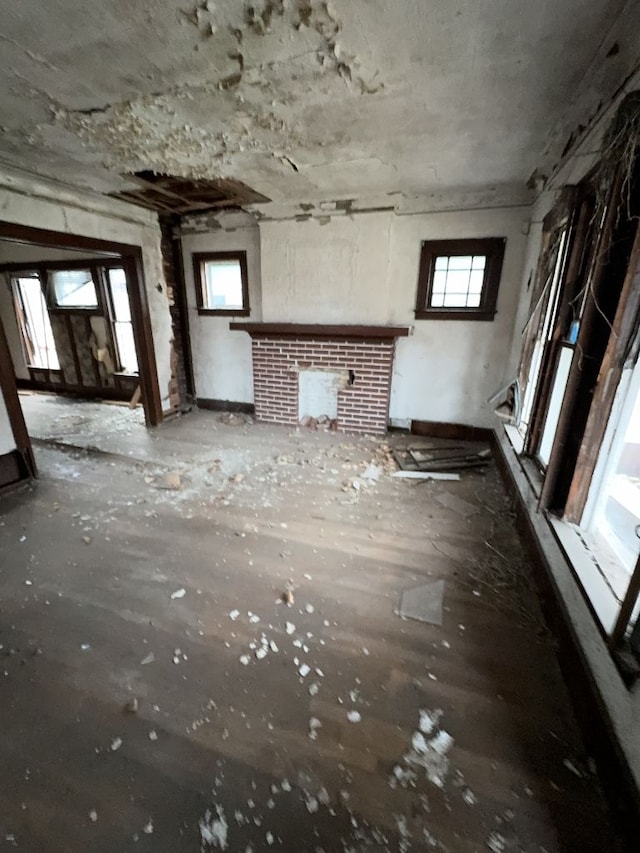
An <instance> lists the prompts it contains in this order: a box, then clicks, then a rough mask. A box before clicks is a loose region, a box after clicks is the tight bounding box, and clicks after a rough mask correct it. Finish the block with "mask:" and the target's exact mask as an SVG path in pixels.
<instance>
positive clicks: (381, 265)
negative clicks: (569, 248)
mask: <svg viewBox="0 0 640 853" xmlns="http://www.w3.org/2000/svg"><path fill="white" fill-rule="evenodd" d="M528 218H529V208H527V207H515V208H506V209H492V210H473V211H455V212H440V213H421V214H415V215H403V216H398V215H396V214H395V213H394V212H393V211H387V212H382V213H368V214H367V213H361V214H353V215H351V216H344V215H343V216H335V217H332V218H331V219H330V220H329V221H327V219H326V218H324V217H320V218H313V219H308V220H304V221H296V220H285V221H277V222H262V223H261V224H260V239H261V260H262V288H263V316H264V320H265V322H306V323H355V324H363V323H366V324H380V325H385V324H394V325H411V326H413V327H414V328H413V334H412V335H411V336H410V337H408V338H403V339H400V340H399V341H398V343H397V348H396V357H395V365H394V374H393V380H392V388H391V405H390V418H391V419H392V421H393V422H397V423H404V422H406V421H407V420H411V419H413V420H431V421H450V422H456V423H465V424H472V425H476V426H488V425H491V424H492V422H493V418H492V415H491V411H490V410H489V409H488V408H487V407H486V406H485V401H486V399H487V398H488V397H489V396H490V395H491V394H492V393H493V392H494V391H495V390H496V389H497V387H498V386H499V385H500V384H501V383H502V381H503V377H504V370H505V362H506V360H507V358H508V355H509V350H510V346H511V335H512V329H513V314H514V312H515V310H516V305H517V302H518V294H519V287H520V281H521V275H522V263H523V259H524V251H525V246H526V236H525V232H526V230H527V223H528ZM323 222H324V223H326V224H323ZM462 237H506V238H507V246H506V252H505V260H504V266H503V271H502V279H501V284H500V291H499V296H498V313H497V315H496V317H495V319H494V320H493V321H492V322H478V321H460V320H455V321H451V320H449V321H446V320H416V319H415V317H414V309H415V299H416V287H417V278H418V264H419V258H420V247H421V242H422V241H423V240H429V239H434V240H435V239H448V238H462Z"/></svg>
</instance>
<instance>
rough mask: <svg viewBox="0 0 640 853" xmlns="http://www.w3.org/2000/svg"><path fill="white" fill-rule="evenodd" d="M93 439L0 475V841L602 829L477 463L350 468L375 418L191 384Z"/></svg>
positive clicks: (200, 845) (527, 839)
mask: <svg viewBox="0 0 640 853" xmlns="http://www.w3.org/2000/svg"><path fill="white" fill-rule="evenodd" d="M25 408H26V407H25ZM43 411H44V412H45V415H46V414H47V410H46V409H42V407H41V409H40V415H39V416H40V418H41V421H40V423H41V424H42V418H43V417H45V415H43V414H42V413H43ZM69 411H70V410H69V409H68V408H61V409H59V410H58V409H56V408H55V407H52V408H51V414H50V415H49V417H50V418H51V422H50V423H49V426H50V427H51V429H52V430H53V431H54V432H55V430H56V428H57V427H59V429H58V432H57V433H56V436H57V439H59V438H60V435H61V434H62V433H63V432H64V423H63V422H60V421H59V420H58V423H57V427H56V417H59V413H60V412H62V413H63V416H67V415H68V414H69ZM83 411H84V412H85V413H86V412H88V411H89V409H84V410H83ZM26 414H27V421H28V422H29V420H30V418H29V412H28V411H27V412H26ZM96 417H99V414H98V415H97V416H96ZM110 417H111V415H110ZM45 420H46V417H45ZM36 421H37V418H36V417H35V416H34V417H32V418H31V423H30V429H31V430H32V432H33V431H34V430H36V429H37V423H36ZM76 427H77V423H76ZM76 427H74V428H76ZM92 429H93V427H92ZM137 430H141V432H138V431H137ZM390 440H391V441H392V442H396V443H402V442H403V441H405V440H406V439H404V438H403V437H393V438H392V439H390ZM91 441H92V444H94V445H95V444H98V446H100V445H99V442H98V440H97V439H96V436H95V434H94V432H92V439H91ZM418 441H420V442H428V440H427V439H422V438H421V439H419V440H418ZM104 442H105V447H106V449H108V450H109V453H110V455H105V454H101V453H98V452H88V453H85V452H80V451H64V450H62V449H59V448H52V447H47V446H46V445H43V444H39V445H37V446H36V453H37V458H38V464H39V468H40V472H41V480H40V481H39V482H38V483H37V485H35V486H34V487H33V488H32V489H26V490H23V491H21V492H17V493H15V494H13V495H9V496H5V497H4V498H3V499H2V501H1V502H0V515H1V517H0V555H1V556H0V560H1V563H0V567H1V573H0V585H1V586H0V588H1V593H2V603H1V605H0V643H1V644H2V648H1V649H0V655H1V657H0V667H1V668H0V673H1V674H2V677H3V690H2V694H1V697H0V713H1V719H2V725H1V726H0V785H1V788H2V792H3V796H2V809H1V810H0V849H3V847H6V848H7V849H11V848H13V847H15V848H17V849H21V850H29V851H48V853H58V851H60V853H62V851H65V853H69V852H70V851H73V853H75V851H89V850H90V851H92V853H93V852H94V851H95V853H103V851H104V853H107V851H108V853H113V851H129V850H131V851H154V853H165V851H166V853H182V851H185V853H186V851H199V850H203V851H205V853H209V851H213V850H217V849H226V850H229V851H240V853H245V851H262V850H271V849H276V850H286V851H292V853H302V851H310V853H318V852H319V851H325V853H331V852H332V851H340V853H346V851H361V850H374V851H376V850H377V851H387V850H389V851H423V850H435V851H450V853H472V851H486V850H492V851H527V853H529V851H531V853H533V851H536V853H540V851H547V853H555V851H576V853H587V851H615V850H617V849H619V848H618V846H617V842H616V840H615V838H614V835H613V832H612V829H611V827H610V824H609V821H608V818H607V813H606V808H605V805H604V799H603V796H602V792H601V790H600V788H599V786H598V781H597V779H596V777H595V776H594V775H593V774H592V772H591V770H590V763H589V759H588V756H586V755H585V754H584V748H583V746H582V743H581V739H580V735H579V732H578V730H577V726H576V723H575V721H574V717H573V714H572V710H571V706H570V703H569V699H568V696H567V693H566V690H565V687H564V684H563V681H562V678H561V675H560V672H559V670H558V665H557V662H556V658H555V654H554V650H553V643H552V640H551V638H550V636H549V635H548V633H547V631H546V629H545V627H544V625H543V623H542V618H541V615H540V610H539V606H538V602H537V598H536V595H535V592H534V590H533V587H532V583H531V581H530V568H529V566H528V565H527V562H526V558H525V556H524V554H523V550H522V547H521V544H520V542H519V540H518V538H517V536H516V533H515V529H514V526H513V517H512V513H511V508H510V506H509V504H508V501H507V499H506V497H505V494H504V491H503V489H502V486H501V484H500V482H499V479H498V475H497V473H496V471H495V469H494V467H493V466H491V467H490V468H489V469H488V470H487V471H486V472H485V473H478V472H472V473H466V474H463V475H462V478H461V480H460V482H431V483H427V484H422V485H415V484H414V483H412V482H409V481H403V480H398V479H393V478H390V477H388V476H385V475H384V474H383V475H382V476H381V477H380V479H379V480H378V481H377V482H369V481H366V480H364V479H363V478H362V474H363V472H364V471H365V468H366V467H367V464H368V463H369V462H371V461H372V460H375V459H378V460H379V459H382V458H384V452H383V450H381V445H382V444H383V442H381V441H380V440H373V439H371V440H369V439H352V438H349V437H346V436H338V435H334V434H322V433H309V432H304V431H302V432H300V433H295V432H294V433H291V432H290V431H288V430H286V429H284V428H282V429H280V428H272V427H264V426H260V425H246V426H233V425H227V424H224V423H222V422H221V421H220V419H219V417H218V415H216V414H214V413H204V412H200V413H195V414H192V415H189V416H186V417H184V418H181V419H179V420H176V421H174V422H171V423H168V424H166V425H165V426H164V427H162V428H161V429H159V430H156V431H154V432H151V433H147V432H145V431H144V429H143V428H142V427H139V426H136V425H135V424H134V425H131V426H130V427H128V428H127V429H126V430H123V431H122V433H121V434H119V435H118V434H117V431H114V430H113V429H110V430H109V431H108V435H105V437H104ZM116 443H118V444H119V446H116ZM107 445H108V446H107ZM129 451H131V453H130V452H129ZM118 454H120V455H118ZM167 472H170V473H177V474H179V476H180V481H181V486H182V488H181V489H180V490H177V491H172V490H168V489H165V488H161V486H163V485H165V484H166V483H165V480H164V479H163V478H164V475H165V474H166V473H167ZM456 499H459V500H457V501H456ZM461 501H464V502H466V503H467V504H468V505H471V509H470V508H469V506H466V507H465V504H464V503H461ZM452 507H455V508H452ZM23 537H24V538H23ZM438 579H443V580H444V597H443V610H442V625H441V626H440V625H437V624H427V623H425V622H419V621H414V620H403V619H401V618H399V616H398V615H397V613H396V610H397V608H398V606H399V600H400V595H401V593H402V591H403V590H405V589H408V588H411V587H415V586H419V585H422V584H425V583H429V582H431V581H434V580H438ZM287 587H291V588H292V589H293V596H294V599H295V600H294V604H293V606H292V607H287V606H286V605H285V604H284V603H282V602H281V595H282V593H283V591H284V590H285V589H286V588H287ZM180 590H184V595H183V597H175V598H172V594H174V593H179V591H180ZM179 594H180V593H179ZM235 611H238V615H237V616H236V615H235ZM258 620H259V621H258ZM292 626H295V627H292ZM263 638H264V639H263ZM262 648H264V649H265V650H266V652H267V653H266V655H264V656H262V652H261V651H259V650H260V649H262ZM256 652H258V654H257V655H256ZM245 656H246V658H245ZM245 661H246V663H245ZM304 666H308V667H309V672H308V674H304V673H305V669H304V668H303V667H304ZM133 697H135V698H136V699H137V702H138V709H137V712H135V713H130V712H127V711H126V710H124V709H125V705H126V704H127V703H128V702H129V701H130V700H131V699H132V698H133ZM421 711H422V712H426V713H423V715H422V723H423V731H420V721H421ZM352 712H357V714H358V715H359V718H358V717H356V716H354V715H353V714H352ZM350 720H354V721H350ZM444 733H446V735H445V734H444ZM310 735H312V736H310ZM119 740H121V743H119ZM412 744H413V746H412Z"/></svg>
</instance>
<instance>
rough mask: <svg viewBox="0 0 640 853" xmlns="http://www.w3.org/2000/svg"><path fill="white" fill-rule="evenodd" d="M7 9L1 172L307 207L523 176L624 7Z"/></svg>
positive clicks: (567, 3) (364, 0)
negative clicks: (158, 186)
mask: <svg viewBox="0 0 640 853" xmlns="http://www.w3.org/2000/svg"><path fill="white" fill-rule="evenodd" d="M3 5H4V7H5V8H4V10H3V15H2V19H3V20H2V31H1V32H0V45H1V47H2V49H1V52H0V74H1V75H2V77H1V79H2V86H1V87H0V125H1V128H0V129H1V131H2V133H1V135H0V163H4V164H5V165H7V166H12V167H15V168H20V169H24V170H29V171H31V172H35V173H37V174H40V175H43V176H46V177H55V178H57V179H59V180H62V181H65V182H67V183H70V184H72V185H76V186H82V187H86V188H91V189H94V190H97V191H99V192H105V193H113V192H118V191H123V190H126V189H131V188H133V187H134V185H133V184H131V183H128V182H127V181H126V179H125V178H123V177H121V175H122V174H123V173H133V172H138V171H142V170H150V171H155V172H158V173H163V174H170V175H175V176H180V177H185V178H192V179H212V180H215V179H220V178H226V179H237V180H240V181H242V182H243V183H244V184H246V185H248V186H249V187H251V188H253V189H254V190H256V191H257V192H258V193H261V194H263V195H265V196H267V197H268V198H270V199H273V200H274V201H275V202H284V201H290V202H291V201H296V202H297V201H306V200H309V199H313V200H320V199H332V198H345V197H348V196H352V197H354V198H365V197H369V196H372V195H376V194H377V195H378V196H379V195H380V194H392V193H393V194H398V193H399V194H404V195H406V196H416V195H420V194H433V193H440V194H441V193H444V192H447V191H448V190H453V189H457V190H469V189H474V188H475V189H478V190H486V188H487V187H492V186H494V187H495V186H507V185H514V186H520V187H523V186H524V184H525V182H526V180H527V178H528V177H529V175H530V174H531V172H532V171H533V169H534V168H535V167H536V166H537V165H538V164H539V157H540V154H541V153H542V152H543V150H545V145H546V146H547V149H548V142H549V137H550V134H551V132H552V130H553V131H554V132H555V134H556V136H557V137H558V142H557V144H558V145H560V146H561V143H562V142H563V140H562V139H561V137H562V133H561V132H559V130H558V122H559V121H561V119H562V116H563V113H564V111H565V110H566V107H567V104H568V102H569V101H570V100H571V97H572V94H573V92H574V91H575V90H576V88H577V87H578V86H579V84H580V83H581V82H584V78H585V75H586V74H587V72H589V71H590V69H592V67H593V61H594V57H596V56H597V53H598V51H599V50H604V49H605V48H607V45H606V44H604V41H603V40H605V41H606V37H607V34H608V33H609V31H610V30H611V27H612V25H613V24H614V22H615V21H616V19H617V18H618V16H619V14H620V12H621V10H622V8H623V6H624V5H625V4H624V2H623V0H606V2H604V0H603V2H600V3H594V2H593V0H562V1H561V2H560V0H539V2H535V3H532V2H531V0H459V2H457V3H456V4H452V3H442V2H441V0H403V2H398V0H327V2H325V0H255V2H253V3H248V2H242V0H236V1H235V2H230V0H197V2H196V3H194V2H193V0H184V2H179V1H178V2H175V0H173V2H172V0H147V2H145V3H132V2H131V0H84V2H83V3H78V2H74V0H48V2H46V3H42V0H21V2H20V3H12V4H9V3H8V0H5V3H4V4H3ZM603 45H604V47H603ZM621 54H622V56H621ZM603 55H606V51H605V53H604V54H603ZM626 58H628V57H626ZM623 59H625V57H624V51H621V52H618V54H617V55H616V56H614V57H613V58H612V59H611V60H610V61H611V62H612V63H616V62H622V60H623ZM596 95H597V93H594V98H595V97H596ZM547 153H549V149H548V150H547ZM551 153H553V151H551Z"/></svg>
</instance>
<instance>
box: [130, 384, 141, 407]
mask: <svg viewBox="0 0 640 853" xmlns="http://www.w3.org/2000/svg"><path fill="white" fill-rule="evenodd" d="M141 396H142V388H141V387H140V383H138V384H137V385H136V390H135V391H134V392H133V394H132V396H131V399H130V400H129V408H130V409H135V407H136V406H137V405H138V403H139V402H140V397H141Z"/></svg>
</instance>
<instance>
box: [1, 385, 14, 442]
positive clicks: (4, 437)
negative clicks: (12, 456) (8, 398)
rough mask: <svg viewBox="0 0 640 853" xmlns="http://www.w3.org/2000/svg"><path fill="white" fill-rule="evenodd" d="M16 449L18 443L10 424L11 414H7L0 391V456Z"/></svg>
mask: <svg viewBox="0 0 640 853" xmlns="http://www.w3.org/2000/svg"><path fill="white" fill-rule="evenodd" d="M15 449H16V442H15V439H14V437H13V430H12V429H11V424H10V422H9V413H8V412H7V407H6V405H5V402H4V397H3V395H2V391H1V390H0V456H3V455H4V454H5V453H10V452H11V451H12V450H15Z"/></svg>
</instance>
